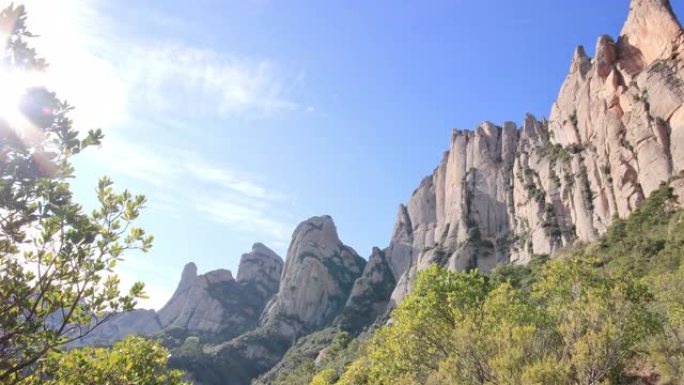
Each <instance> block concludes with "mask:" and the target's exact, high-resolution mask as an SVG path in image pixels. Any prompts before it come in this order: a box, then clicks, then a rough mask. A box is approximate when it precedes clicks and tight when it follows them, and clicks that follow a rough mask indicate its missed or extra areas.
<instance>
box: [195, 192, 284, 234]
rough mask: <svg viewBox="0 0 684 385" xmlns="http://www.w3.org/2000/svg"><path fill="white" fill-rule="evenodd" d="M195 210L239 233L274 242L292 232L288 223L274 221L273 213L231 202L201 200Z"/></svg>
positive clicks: (213, 199)
mask: <svg viewBox="0 0 684 385" xmlns="http://www.w3.org/2000/svg"><path fill="white" fill-rule="evenodd" d="M195 208H196V209H197V210H199V211H200V212H203V213H204V214H206V215H207V216H208V218H211V219H212V220H213V221H215V222H217V223H222V224H226V225H229V226H231V227H234V228H237V229H239V230H240V231H241V232H246V233H255V234H264V235H267V236H269V238H271V239H273V240H275V241H276V242H282V240H283V239H286V238H288V237H289V235H290V233H291V232H292V228H293V227H292V225H291V224H290V223H288V222H282V221H278V220H274V219H273V218H272V215H273V213H271V212H269V211H267V210H262V209H259V208H255V207H250V206H246V205H240V204H235V203H234V202H233V201H232V200H230V199H228V200H224V201H221V200H217V199H215V198H210V199H202V200H198V201H196V202H195Z"/></svg>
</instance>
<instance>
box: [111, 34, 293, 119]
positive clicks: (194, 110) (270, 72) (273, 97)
mask: <svg viewBox="0 0 684 385" xmlns="http://www.w3.org/2000/svg"><path fill="white" fill-rule="evenodd" d="M128 51H129V52H128V54H127V55H125V56H120V57H122V58H125V59H126V60H124V61H123V63H121V64H119V66H120V67H121V73H123V74H124V76H125V77H126V79H125V83H126V84H127V85H128V86H129V88H130V89H131V90H134V91H135V92H134V94H135V98H136V101H135V104H142V105H145V108H150V107H151V108H154V109H157V110H159V111H163V112H173V111H178V109H179V107H181V110H182V111H183V113H185V114H188V115H194V116H196V115H198V114H202V115H212V114H213V115H219V116H222V117H257V118H263V117H268V116H270V115H272V114H274V113H278V112H283V111H293V110H298V109H300V106H299V105H298V104H297V103H295V102H292V101H289V100H287V98H286V97H285V95H284V88H283V85H282V81H281V80H280V79H279V78H278V76H277V75H276V71H275V70H274V66H273V65H272V63H271V62H269V61H268V60H249V59H239V58H231V57H226V56H225V55H222V54H219V53H217V52H215V51H212V50H207V49H199V48H193V47H188V46H184V45H182V44H178V43H175V44H161V45H155V46H153V47H147V46H142V47H141V46H138V47H135V48H133V49H132V50H131V48H130V47H129V48H128ZM131 51H132V52H131ZM131 93H132V94H133V92H131Z"/></svg>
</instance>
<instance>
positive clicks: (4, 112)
mask: <svg viewBox="0 0 684 385" xmlns="http://www.w3.org/2000/svg"><path fill="white" fill-rule="evenodd" d="M36 80H37V79H36V77H35V76H34V75H31V74H28V73H26V72H24V71H3V70H0V119H2V120H4V121H6V122H7V123H8V124H9V125H10V126H11V127H12V129H14V130H15V131H17V133H22V132H23V133H26V132H28V131H29V130H31V128H32V127H31V126H32V124H31V123H30V122H29V120H28V119H27V118H26V116H24V114H23V113H22V112H21V109H20V104H21V101H22V98H23V97H24V96H25V95H26V93H27V91H28V89H29V88H31V87H33V86H34V85H35V84H36Z"/></svg>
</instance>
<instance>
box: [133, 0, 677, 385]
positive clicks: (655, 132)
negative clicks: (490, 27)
mask: <svg viewBox="0 0 684 385" xmlns="http://www.w3.org/2000/svg"><path fill="white" fill-rule="evenodd" d="M683 50H684V31H683V30H682V27H681V25H680V23H679V21H678V20H677V18H676V16H675V15H674V13H673V11H672V7H671V6H670V3H669V1H667V0H632V1H631V3H630V11H629V15H628V17H627V19H626V21H625V24H624V26H623V28H622V30H621V32H620V35H619V37H618V39H617V40H614V39H613V38H611V37H610V36H608V35H602V36H600V37H599V38H598V39H597V42H596V50H595V55H594V57H593V58H590V57H589V56H588V55H587V54H586V51H585V49H584V47H582V46H578V47H577V48H576V49H575V51H574V54H573V56H572V60H571V64H570V68H569V70H568V74H567V76H566V78H565V80H564V82H563V84H562V85H561V87H560V90H559V93H558V97H557V99H556V100H555V102H554V103H553V105H552V106H551V111H550V114H549V118H548V119H541V120H539V119H537V118H536V117H534V116H533V115H531V114H527V115H526V116H525V118H524V120H523V123H522V124H521V125H520V126H518V125H517V124H516V123H513V122H505V123H504V124H502V125H496V124H494V123H491V122H484V123H482V124H480V125H479V126H477V127H476V128H475V129H474V130H472V131H470V130H454V131H453V132H452V136H451V140H450V147H449V150H448V151H447V152H445V154H444V156H443V158H442V160H441V162H440V163H439V164H438V166H437V167H436V168H435V169H434V170H433V172H432V174H430V175H428V176H426V177H425V178H423V179H422V181H421V182H420V184H419V186H418V188H417V189H416V190H415V191H414V192H413V194H412V195H411V197H410V198H409V200H408V201H407V202H406V203H405V204H401V205H400V206H399V209H398V212H397V219H396V222H395V225H394V227H393V229H392V232H391V239H390V242H389V245H388V246H387V247H386V248H384V249H380V248H375V249H373V251H372V253H371V256H370V257H369V259H368V261H367V262H366V261H363V259H362V258H361V257H359V255H358V254H357V253H356V251H354V250H353V249H352V248H351V247H349V246H346V245H345V244H343V243H342V242H341V241H340V239H339V236H338V234H337V230H336V228H335V224H334V222H333V220H332V218H330V217H329V216H321V217H313V218H310V219H308V220H306V221H304V222H302V223H301V224H300V225H299V226H298V227H297V228H296V229H295V231H294V233H293V237H292V242H291V243H290V246H289V248H288V255H287V258H286V260H285V262H284V263H283V261H282V259H281V258H280V257H279V256H277V255H276V254H275V253H273V252H272V251H270V250H268V249H267V248H266V247H265V246H263V245H261V244H255V246H254V247H253V250H252V253H251V254H249V255H248V254H245V255H248V257H245V256H243V259H242V260H241V264H240V266H241V267H240V269H239V271H238V275H237V281H236V280H235V279H234V278H233V277H232V274H231V273H230V272H229V271H227V270H224V271H220V270H219V271H215V272H210V273H207V274H204V275H202V276H197V272H196V266H194V264H189V265H187V266H186V268H185V269H184V271H183V274H182V279H181V282H180V283H179V285H178V289H177V290H176V293H175V294H174V296H173V297H172V299H171V300H170V301H169V303H168V304H167V305H166V306H165V307H164V308H163V309H162V310H160V312H159V313H158V314H157V322H159V323H160V325H161V326H160V328H159V329H158V330H155V331H154V332H152V333H149V331H147V332H146V333H145V334H147V335H161V338H163V339H165V340H166V341H167V343H168V344H169V346H171V347H172V348H174V349H175V350H174V351H173V352H174V353H173V356H172V358H171V359H170V363H171V365H172V366H174V367H179V368H182V369H186V370H188V371H189V372H190V374H191V375H192V376H193V378H194V379H195V381H197V383H202V384H207V385H210V384H219V383H225V381H229V382H228V383H229V384H235V385H243V384H244V385H246V384H249V383H250V381H251V380H252V379H254V378H256V377H257V376H258V375H261V374H263V373H264V372H267V371H268V370H269V369H271V368H273V367H274V366H275V365H277V364H278V362H279V361H280V360H281V358H282V357H283V356H284V355H285V354H286V352H287V351H288V349H290V347H292V346H296V345H295V342H296V341H300V342H301V341H304V342H306V341H307V339H315V338H318V337H317V335H316V332H321V333H323V332H324V331H325V330H328V329H330V328H332V329H334V330H343V331H346V332H349V333H352V334H357V333H360V332H362V331H364V330H369V329H372V325H373V324H374V323H375V322H376V321H377V322H379V323H382V322H384V320H385V319H386V317H387V315H388V312H389V311H391V310H392V309H393V308H394V307H396V306H397V305H398V304H399V303H400V302H401V301H402V300H403V298H404V297H405V296H406V295H407V294H408V293H409V292H410V291H411V288H412V285H413V283H414V281H415V279H416V276H417V274H418V272H419V271H421V270H423V269H425V268H426V267H428V266H432V265H438V266H440V267H444V268H447V269H449V270H452V271H467V270H471V269H475V268H477V269H478V270H480V271H483V272H489V271H491V270H492V269H493V268H494V267H496V266H498V265H500V264H507V263H511V264H526V263H528V262H529V261H531V260H532V258H533V256H534V255H539V254H544V255H549V256H551V257H553V256H555V255H558V254H559V253H560V252H562V251H563V250H564V249H566V248H570V247H574V246H576V245H579V244H586V243H590V242H594V241H596V240H597V239H599V237H600V236H601V235H602V234H604V233H605V232H606V231H607V229H608V227H609V225H610V224H611V223H612V222H613V221H614V220H616V219H618V218H626V217H627V216H629V215H630V214H631V213H632V212H634V211H635V210H636V209H637V208H638V207H639V206H640V205H641V203H642V202H644V200H645V199H646V198H647V197H648V196H649V195H650V194H651V192H653V191H656V190H657V189H658V188H659V186H660V185H661V183H663V182H668V181H669V182H671V183H672V187H673V188H674V190H675V193H678V195H679V196H684V180H682V179H681V178H677V177H678V176H680V175H682V174H684V109H683V108H682V106H683V105H684V60H683V57H682V56H681V55H682V51H683ZM680 203H681V202H680ZM278 261H279V262H278ZM243 263H244V266H245V267H244V270H243ZM278 266H280V271H281V272H282V273H278V271H279V269H278ZM243 271H244V272H243ZM200 277H202V278H201V279H200ZM247 281H249V282H252V283H253V285H251V286H250V288H249V290H247V291H231V290H227V289H225V288H226V287H228V286H230V285H237V284H239V283H240V282H243V283H244V282H247ZM212 283H218V284H219V285H222V286H221V287H223V288H224V289H221V290H220V291H219V295H218V296H217V295H216V293H214V294H213V295H212V292H211V290H210V286H211V284H212ZM192 290H195V292H194V294H192V295H188V294H187V293H189V292H190V291H192ZM230 293H237V294H230ZM244 293H251V294H250V295H252V296H255V297H254V298H257V300H254V301H252V300H249V301H247V302H246V303H243V302H241V301H239V300H238V299H244V298H243V297H244ZM176 294H178V296H177V295H176ZM223 296H226V297H231V296H234V297H235V298H236V300H235V301H237V302H233V303H230V301H229V302H226V301H224V299H225V298H223ZM231 298H232V297H231ZM179 301H180V302H179ZM255 303H256V304H255ZM179 304H180V305H179ZM250 304H251V305H250ZM241 306H251V307H250V309H251V310H250V311H248V312H247V313H248V314H247V315H241V316H239V317H237V318H235V317H234V316H235V315H236V314H243V313H242V308H241ZM197 309H200V310H201V311H199V312H198V311H197ZM167 313H168V314H171V316H167V315H165V314H167ZM150 315H151V313H149V312H148V313H140V317H143V318H142V319H147V318H144V317H150ZM231 317H233V318H231ZM129 318H130V317H129ZM179 319H181V320H184V321H183V322H180V323H178V324H177V325H176V326H177V327H172V328H168V325H173V324H174V323H175V322H176V320H179ZM186 320H187V321H186ZM192 320H195V322H194V323H193V321H192ZM227 320H232V321H230V322H228V324H226V322H225V321H227ZM127 322H128V323H130V319H129V321H127ZM150 322H152V321H150ZM191 325H192V326H191ZM123 332H131V329H130V328H128V329H125V330H124V331H122V333H123ZM328 337H329V336H328ZM328 337H326V338H328ZM190 338H193V339H192V340H190ZM194 338H198V339H199V343H200V345H199V346H200V347H199V348H198V347H197V346H195V345H196V344H195V340H194ZM190 342H192V343H190ZM262 378H266V379H268V380H264V381H265V382H264V383H271V382H269V381H272V379H273V378H274V377H273V376H272V373H270V374H267V376H266V377H262Z"/></svg>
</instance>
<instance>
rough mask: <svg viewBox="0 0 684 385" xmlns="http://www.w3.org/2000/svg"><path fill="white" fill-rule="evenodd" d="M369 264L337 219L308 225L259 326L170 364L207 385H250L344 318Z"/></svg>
mask: <svg viewBox="0 0 684 385" xmlns="http://www.w3.org/2000/svg"><path fill="white" fill-rule="evenodd" d="M247 260H249V258H247ZM364 265H365V261H364V260H363V258H361V257H359V256H358V255H357V254H356V252H355V251H354V250H353V249H352V248H350V247H348V246H345V245H344V244H343V243H342V242H341V241H340V239H339V237H338V234H337V229H336V227H335V224H334V223H333V220H332V218H330V217H329V216H321V217H313V218H311V219H309V220H307V221H304V222H303V223H301V224H300V225H299V226H297V228H296V230H295V231H294V234H293V236H292V242H291V243H290V247H289V249H288V253H287V260H286V264H285V269H284V271H283V275H282V280H281V282H280V288H279V290H278V294H277V295H276V296H275V297H273V299H272V300H271V302H270V303H269V304H268V306H267V307H266V309H265V310H264V312H263V314H262V317H261V320H260V322H259V327H257V328H256V329H254V330H253V331H250V332H248V333H246V334H243V335H241V336H239V337H237V338H235V339H233V340H229V341H226V342H223V343H220V344H216V345H213V346H207V347H205V349H204V353H202V354H200V355H199V356H196V357H193V358H192V362H189V361H190V360H187V359H184V358H183V357H175V358H174V359H173V360H172V361H170V363H171V364H172V365H177V366H178V367H180V368H183V369H187V370H190V372H191V373H192V374H193V376H194V378H196V379H197V380H199V381H201V382H207V383H212V384H213V383H224V382H225V381H226V379H229V380H230V381H228V382H229V383H231V384H235V385H241V384H245V385H246V384H249V382H250V381H251V379H253V378H255V377H256V376H257V375H259V374H261V373H263V372H265V371H266V370H268V369H270V368H271V367H272V366H273V365H275V363H276V362H277V361H278V360H279V359H280V358H281V357H282V356H283V354H285V352H286V351H287V349H288V348H289V346H290V345H291V344H292V343H293V342H294V341H295V340H296V339H297V338H298V337H300V336H302V335H304V334H307V333H309V332H312V331H315V330H317V329H320V328H322V327H324V326H327V325H329V324H330V323H331V322H332V321H333V319H334V318H335V317H336V316H337V315H338V314H340V312H341V311H342V309H343V307H344V305H345V303H346V302H347V299H348V298H349V293H350V291H351V289H352V286H353V285H354V282H355V281H356V280H357V278H359V276H360V275H361V273H362V272H363V269H364ZM221 381H224V382H221Z"/></svg>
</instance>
